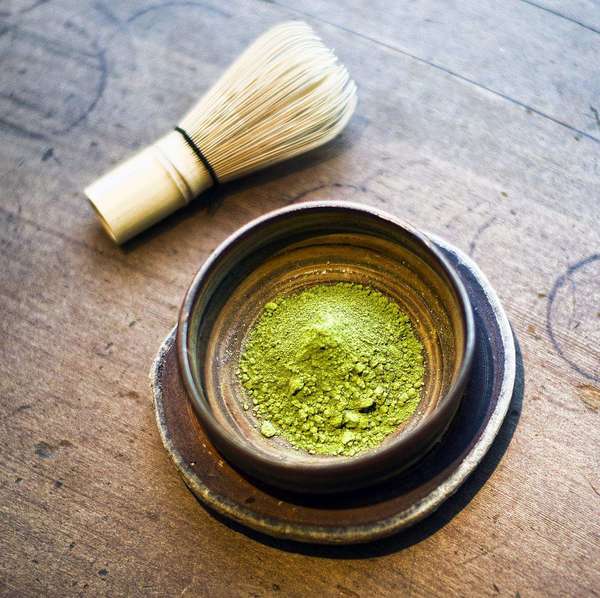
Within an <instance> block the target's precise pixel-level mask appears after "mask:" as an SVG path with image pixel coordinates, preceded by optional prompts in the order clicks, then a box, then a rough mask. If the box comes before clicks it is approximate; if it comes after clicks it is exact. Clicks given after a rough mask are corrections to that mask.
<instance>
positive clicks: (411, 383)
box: [239, 283, 424, 455]
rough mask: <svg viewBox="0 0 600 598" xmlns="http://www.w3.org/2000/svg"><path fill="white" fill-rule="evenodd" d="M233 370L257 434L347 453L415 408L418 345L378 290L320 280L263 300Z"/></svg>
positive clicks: (419, 381)
mask: <svg viewBox="0 0 600 598" xmlns="http://www.w3.org/2000/svg"><path fill="white" fill-rule="evenodd" d="M239 376H240V381H241V383H242V386H243V387H244V389H245V391H246V393H247V396H248V397H249V400H250V401H251V402H252V404H253V411H254V413H255V415H256V416H257V418H258V419H259V422H260V426H261V427H260V431H261V433H262V434H263V435H264V436H267V437H271V436H281V437H283V438H285V439H286V440H287V441H288V442H290V443H291V444H292V445H293V446H295V447H297V448H300V449H304V450H306V451H308V452H309V453H313V454H314V453H318V454H324V455H354V454H356V453H359V452H361V451H364V450H367V449H369V448H372V447H375V446H377V445H378V444H379V443H380V442H381V441H382V440H383V439H384V438H385V437H386V436H387V435H388V434H390V433H391V432H393V431H394V430H395V429H396V427H397V426H398V425H399V424H401V423H402V422H404V421H406V420H407V419H408V418H409V417H410V416H411V415H412V413H413V412H414V411H415V409H416V407H417V404H418V403H419V398H420V391H421V388H422V387H423V376H424V366H423V347H422V345H421V343H420V342H419V340H418V339H417V337H416V335H415V333H414V330H413V328H412V326H411V323H410V320H409V318H408V316H406V315H405V314H404V313H402V312H401V311H400V309H399V307H398V306H397V305H396V303H394V302H393V301H391V300H390V299H388V298H387V297H386V296H384V295H382V294H381V293H380V292H378V291H376V290H374V289H372V288H370V287H367V286H364V285H360V284H353V283H336V284H322V285H316V286H313V287H310V288H308V289H306V290H303V291H301V292H298V293H296V294H293V295H290V296H285V297H279V298H277V299H275V300H273V301H271V302H269V303H267V304H266V305H265V307H264V311H263V313H262V314H261V316H260V317H259V319H258V321H257V323H256V325H255V326H254V328H253V329H252V330H251V332H250V334H249V335H248V338H247V340H246V344H245V347H244V350H243V352H242V355H241V358H240V366H239ZM245 408H250V404H249V402H248V403H246V404H245Z"/></svg>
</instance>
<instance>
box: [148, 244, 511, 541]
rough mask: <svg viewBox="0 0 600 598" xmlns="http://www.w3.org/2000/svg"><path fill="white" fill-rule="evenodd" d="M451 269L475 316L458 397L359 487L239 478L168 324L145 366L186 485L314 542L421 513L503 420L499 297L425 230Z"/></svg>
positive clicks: (506, 331)
mask: <svg viewBox="0 0 600 598" xmlns="http://www.w3.org/2000/svg"><path fill="white" fill-rule="evenodd" d="M431 238H432V240H433V241H434V242H435V243H436V245H438V247H439V248H440V249H441V250H442V251H443V253H444V254H445V256H446V257H447V258H448V260H449V261H450V262H451V264H452V265H454V266H455V267H456V269H457V270H458V272H459V274H460V276H461V278H462V281H463V284H464V285H465V287H466V289H467V292H468V294H469V298H470V300H471V303H472V306H473V310H474V314H475V324H476V330H477V332H476V345H475V362H474V364H473V371H472V377H471V380H470V382H469V384H468V386H467V389H466V391H465V395H464V398H463V401H462V403H461V406H460V407H459V410H458V412H457V414H456V417H455V419H454V420H453V422H452V424H451V426H450V428H449V429H448V431H447V432H446V434H445V435H444V437H443V438H442V439H441V441H440V442H439V443H438V444H437V445H436V446H435V447H434V448H433V449H432V450H431V451H430V452H429V453H428V454H427V455H426V456H424V457H423V458H422V459H421V460H419V461H418V462H417V463H416V464H415V465H413V466H412V467H411V468H410V469H408V470H407V471H405V472H403V473H401V474H399V475H398V476H396V477H394V478H391V479H389V480H387V481H385V482H382V483H380V484H378V485H375V486H370V487H368V488H366V489H363V490H355V491H352V492H346V493H339V494H334V495H301V494H295V493H291V492H286V491H284V490H279V489H276V488H272V487H269V486H266V485H265V484H263V483H262V482H258V481H256V480H253V479H250V478H248V477H247V476H246V475H244V474H243V473H241V472H240V471H238V470H237V469H235V468H234V467H232V466H231V465H230V464H229V463H228V462H227V461H225V460H224V459H223V458H222V457H221V455H220V454H219V453H218V452H217V451H216V449H215V448H214V447H213V446H212V445H211V443H210V441H209V440H208V438H207V437H206V435H205V434H204V432H203V430H202V428H201V427H200V425H199V423H198V421H197V419H196V416H195V414H194V412H193V409H192V407H191V405H190V403H189V401H188V399H187V396H186V394H185V390H184V388H183V384H182V382H181V379H180V375H179V366H178V363H177V356H176V350H175V330H173V331H172V332H171V334H170V335H169V336H168V337H167V338H166V339H165V341H164V342H163V344H162V346H161V348H160V350H159V353H158V355H157V358H156V360H155V362H154V365H153V367H152V370H151V373H150V376H151V383H152V391H153V397H154V407H155V411H156V420H157V424H158V428H159V431H160V434H161V438H162V441H163V443H164V445H165V448H166V449H167V451H168V453H169V454H170V455H171V458H172V459H173V461H174V462H175V465H176V466H177V469H178V470H179V472H180V474H181V476H182V477H183V479H184V481H185V483H186V484H187V486H188V487H189V488H190V490H191V491H192V492H193V493H194V494H195V495H196V496H197V497H198V498H199V499H200V500H201V501H202V502H203V503H204V504H205V505H206V506H207V507H209V508H211V509H213V510H214V511H217V512H218V513H220V514H222V515H225V516H226V517H229V518H231V519H233V520H235V521H237V522H239V523H241V524H243V525H245V526H247V527H250V528H252V529H255V530H257V531H260V532H262V533H265V534H269V535H271V536H275V537H280V538H288V539H293V540H297V541H301V542H311V543H321V544H351V543H359V542H369V541H372V540H376V539H378V538H382V537H385V536H389V535H391V534H393V533H395V532H398V531H400V530H402V529H404V528H407V527H409V526H410V525H413V524H414V523H416V522H418V521H420V520H421V519H423V518H424V517H425V516H427V515H428V514H430V513H432V512H433V511H435V510H436V509H437V508H438V507H439V506H440V505H441V504H442V502H443V501H444V500H446V499H447V498H449V497H450V496H451V495H452V494H454V492H456V490H457V489H458V488H459V486H460V485H461V484H462V483H463V482H464V481H465V479H466V478H467V477H468V476H469V475H470V474H471V473H472V472H473V471H474V469H475V468H476V467H477V465H478V464H479V462H480V461H481V459H482V458H483V456H484V455H485V453H486V452H487V450H488V449H489V447H490V446H491V444H492V442H493V440H494V438H495V437H496V435H497V433H498V430H499V429H500V426H501V424H502V421H503V420H504V417H505V415H506V412H507V410H508V406H509V404H510V401H511V397H512V392H513V387H514V380H515V345H514V339H513V336H512V331H511V328H510V325H509V322H508V319H507V317H506V314H505V313H504V310H503V309H502V306H501V304H500V302H499V300H498V298H497V296H496V293H495V292H494V290H493V288H492V287H491V286H490V283H489V282H488V280H487V279H486V277H485V276H484V275H483V273H482V272H481V271H480V270H479V269H478V267H477V266H476V264H475V263H474V262H473V261H472V260H471V259H470V258H469V257H467V256H466V255H465V254H464V253H462V252H461V251H459V250H458V249H456V248H454V247H452V246H451V245H449V244H447V243H446V242H445V241H443V240H441V239H439V238H436V237H431Z"/></svg>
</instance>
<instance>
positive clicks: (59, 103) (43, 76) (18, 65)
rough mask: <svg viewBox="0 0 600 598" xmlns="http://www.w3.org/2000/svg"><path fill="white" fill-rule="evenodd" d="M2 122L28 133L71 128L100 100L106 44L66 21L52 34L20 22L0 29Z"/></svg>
mask: <svg viewBox="0 0 600 598" xmlns="http://www.w3.org/2000/svg"><path fill="white" fill-rule="evenodd" d="M0 60H1V61H2V65H3V66H2V68H3V76H2V78H1V79H0V124H1V125H2V126H3V127H4V128H5V129H6V130H9V131H12V132H13V133H14V134H16V135H18V136H20V137H24V138H28V139H47V137H48V135H49V134H50V135H61V134H64V133H68V132H69V131H71V129H73V128H75V127H76V126H77V125H79V124H80V123H81V122H82V121H83V120H84V119H85V118H86V117H87V116H88V115H89V114H90V112H92V110H94V108H95V107H96V105H97V104H98V102H99V100H100V98H101V97H102V94H103V93H104V90H105V88H106V82H107V78H108V67H107V63H106V58H105V53H104V50H103V49H101V48H99V47H98V46H97V43H96V42H95V40H93V39H91V38H90V36H89V34H88V33H87V32H86V31H85V29H83V28H82V27H80V26H78V25H75V24H74V23H72V22H70V21H67V22H66V23H65V35H64V36H63V37H61V38H55V37H49V36H47V35H46V34H45V33H41V32H38V31H35V30H33V29H24V28H21V27H19V26H18V25H12V26H9V27H8V28H7V29H5V30H4V31H3V32H0Z"/></svg>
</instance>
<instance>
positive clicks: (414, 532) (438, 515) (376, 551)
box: [203, 333, 525, 559]
mask: <svg viewBox="0 0 600 598" xmlns="http://www.w3.org/2000/svg"><path fill="white" fill-rule="evenodd" d="M513 337H514V339H515V348H516V376H515V387H514V390H513V394H512V397H511V402H510V406H509V411H508V414H507V416H506V418H505V420H504V422H503V424H502V426H501V428H500V431H499V432H498V435H497V436H496V439H495V441H494V443H493V444H492V446H491V448H490V449H489V451H488V453H487V454H486V456H485V457H484V459H483V460H482V462H481V463H480V464H479V466H478V467H477V469H476V470H475V472H474V473H473V475H471V477H470V478H468V480H467V481H466V482H465V483H464V484H463V485H462V486H461V487H460V488H459V490H458V491H457V492H456V494H454V495H453V496H452V497H450V498H449V499H448V500H447V501H446V502H444V503H443V504H442V506H441V507H440V508H439V509H438V510H437V511H435V513H433V514H432V515H430V516H429V517H427V518H426V519H424V520H423V521H422V522H420V523H418V524H416V525H415V526H413V527H411V528H409V529H407V530H405V531H403V532H400V533H398V534H396V535H394V536H391V537H389V538H385V539H383V540H378V541H375V542H371V543H368V544H358V545H349V546H328V545H318V544H304V543H301V542H295V541H292V540H281V539H277V538H272V537H270V536H267V535H265V534H262V533H260V532H256V531H254V530H251V529H249V528H246V527H244V526H242V525H240V524H238V523H236V522H233V521H230V520H229V519H226V518H225V517H223V516H222V515H220V514H218V513H216V512H214V511H212V510H211V509H209V511H210V512H211V514H212V515H213V516H214V517H215V518H216V519H218V520H219V521H221V522H222V523H223V524H224V525H226V526H227V527H229V528H230V529H232V530H234V531H236V532H238V533H242V534H244V535H245V536H247V537H249V538H251V539H253V540H255V541H257V542H261V543H262V544H265V545H267V546H271V547H273V548H278V549H280V550H285V551H287V552H293V553H298V554H305V555H310V556H316V557H323V558H339V559H362V558H370V557H375V556H384V555H387V554H391V553H394V552H398V551H400V550H404V549H405V548H408V547H410V546H413V545H414V544H418V543H419V542H421V541H423V540H425V539H426V538H428V537H430V536H432V535H433V534H435V533H436V532H437V531H439V530H440V529H441V528H442V527H444V526H445V525H446V524H447V523H448V522H450V521H451V520H452V519H453V518H454V517H455V516H456V515H457V514H458V513H460V512H461V511H462V510H463V509H464V508H465V507H466V506H467V505H468V504H469V503H470V502H471V500H472V499H473V497H474V496H475V495H476V494H477V492H479V490H480V489H481V488H482V486H483V485H484V484H485V482H486V481H487V480H488V479H489V478H490V476H491V475H492V473H493V472H494V470H495V469H496V467H497V466H498V464H499V463H500V461H501V460H502V457H503V455H504V453H505V452H506V450H507V448H508V446H509V444H510V441H511V439H512V437H513V435H514V433H515V430H516V428H517V425H518V422H519V418H520V414H521V409H522V405H523V396H524V391H525V378H524V366H523V356H522V353H521V349H520V346H519V342H518V339H517V338H516V336H515V335H514V333H513ZM203 506H204V505H203Z"/></svg>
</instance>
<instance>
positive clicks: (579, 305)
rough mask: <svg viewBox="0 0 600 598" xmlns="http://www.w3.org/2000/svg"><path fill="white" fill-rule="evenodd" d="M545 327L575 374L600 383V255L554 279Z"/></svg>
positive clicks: (574, 266)
mask: <svg viewBox="0 0 600 598" xmlns="http://www.w3.org/2000/svg"><path fill="white" fill-rule="evenodd" d="M546 328H547V330H548V335H549V337H550V340H551V341H552V344H553V345H554V348H555V350H556V352H557V353H558V354H559V355H560V356H561V357H562V358H563V359H564V360H565V361H566V362H567V363H568V364H569V365H570V366H571V367H572V368H573V369H574V370H575V371H576V372H578V373H579V374H581V375H582V376H584V377H585V378H587V379H588V380H594V381H595V382H600V371H599V367H598V364H599V363H600V352H599V351H598V347H600V254H594V255H590V256H589V257H587V258H585V259H583V260H581V261H579V262H577V263H575V264H574V265H572V266H570V267H569V268H567V270H566V272H565V273H564V274H561V275H560V276H559V277H558V278H557V279H556V282H555V283H554V286H553V287H552V290H551V291H550V293H549V294H548V305H547V312H546Z"/></svg>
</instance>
